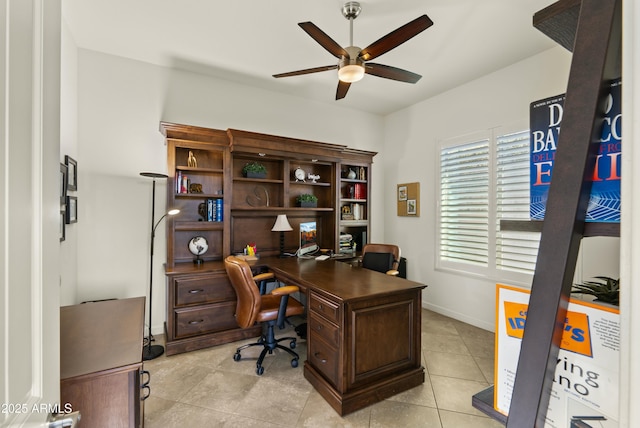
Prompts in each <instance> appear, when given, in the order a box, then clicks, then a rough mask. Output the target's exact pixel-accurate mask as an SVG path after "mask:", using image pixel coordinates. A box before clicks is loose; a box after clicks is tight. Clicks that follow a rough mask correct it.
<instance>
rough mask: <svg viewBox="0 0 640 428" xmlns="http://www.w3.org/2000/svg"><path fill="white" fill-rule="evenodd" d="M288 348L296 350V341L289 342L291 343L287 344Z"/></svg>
mask: <svg viewBox="0 0 640 428" xmlns="http://www.w3.org/2000/svg"><path fill="white" fill-rule="evenodd" d="M289 348H291V349H296V341H295V340H292V341H291V343H290V344H289Z"/></svg>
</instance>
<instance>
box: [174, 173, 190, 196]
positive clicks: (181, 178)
mask: <svg viewBox="0 0 640 428" xmlns="http://www.w3.org/2000/svg"><path fill="white" fill-rule="evenodd" d="M190 184H191V180H189V177H187V176H186V175H182V171H178V174H176V193H189V185H190Z"/></svg>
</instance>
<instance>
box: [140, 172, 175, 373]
mask: <svg viewBox="0 0 640 428" xmlns="http://www.w3.org/2000/svg"><path fill="white" fill-rule="evenodd" d="M140 175H141V176H143V177H150V178H153V190H152V193H151V195H152V196H151V256H150V257H151V261H150V263H149V337H147V346H145V347H144V348H143V349H142V359H143V360H144V361H146V360H153V359H154V358H157V357H159V356H160V355H162V354H163V353H164V347H162V345H153V346H151V342H152V341H153V336H152V335H151V306H152V303H153V241H154V239H155V236H156V228H157V227H158V225H159V224H160V222H161V221H162V220H163V219H164V218H165V217H166V216H168V215H169V216H172V215H176V214H178V213H179V212H180V210H176V209H173V210H169V211H168V212H166V213H165V214H164V215H163V216H162V217H160V220H158V221H157V222H156V223H155V224H154V221H155V215H156V213H155V211H156V178H168V176H167V175H166V174H160V173H157V172H141V173H140Z"/></svg>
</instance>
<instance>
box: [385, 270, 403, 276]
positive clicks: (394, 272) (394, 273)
mask: <svg viewBox="0 0 640 428" xmlns="http://www.w3.org/2000/svg"><path fill="white" fill-rule="evenodd" d="M386 273H387V275H393V276H397V275H398V274H399V273H400V272H399V271H397V270H395V269H391V270H388V271H387V272H386Z"/></svg>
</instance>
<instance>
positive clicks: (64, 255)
mask: <svg viewBox="0 0 640 428" xmlns="http://www.w3.org/2000/svg"><path fill="white" fill-rule="evenodd" d="M61 32H62V34H61V57H62V60H61V64H60V94H61V96H60V99H61V102H60V104H61V106H60V107H61V108H60V163H64V157H65V155H69V156H71V157H72V158H73V159H76V160H77V159H78V154H77V153H78V136H77V129H78V48H77V47H76V44H75V42H74V41H73V36H72V35H71V33H70V32H69V28H68V27H67V24H66V23H65V22H64V20H63V21H62V28H61ZM76 194H77V192H76ZM76 231H77V228H76V225H75V224H71V225H66V228H65V240H64V241H62V242H61V243H60V305H61V306H66V305H73V304H75V303H77V302H76V294H77V286H78V242H77V235H78V234H77V233H76Z"/></svg>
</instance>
